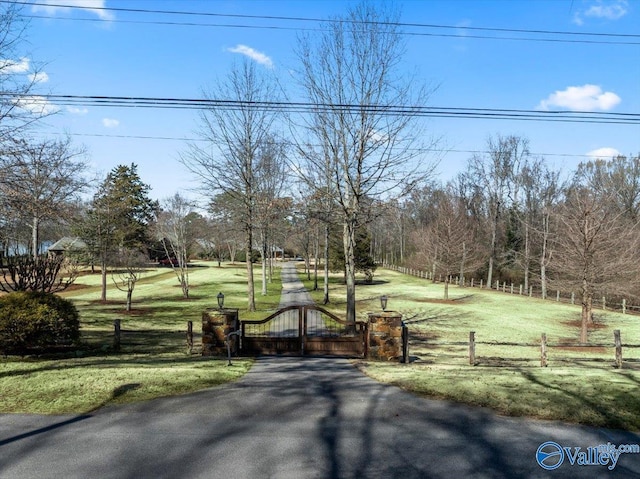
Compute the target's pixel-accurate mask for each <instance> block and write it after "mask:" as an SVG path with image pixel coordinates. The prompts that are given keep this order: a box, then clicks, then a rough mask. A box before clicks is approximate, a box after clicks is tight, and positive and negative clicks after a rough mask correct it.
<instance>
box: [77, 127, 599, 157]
mask: <svg viewBox="0 0 640 479" xmlns="http://www.w3.org/2000/svg"><path fill="white" fill-rule="evenodd" d="M67 135H69V136H77V137H88V138H118V139H124V140H160V141H185V142H203V143H212V141H211V140H207V139H203V138H189V137H183V136H176V137H172V136H149V135H116V134H107V133H67ZM278 143H279V144H282V145H292V144H293V143H292V142H290V141H287V140H284V141H281V142H278ZM308 146H312V147H320V146H321V145H318V144H315V145H314V144H309V145H308ZM408 150H409V151H413V152H423V153H465V154H489V153H491V152H490V151H488V150H457V149H452V148H408ZM530 155H531V156H534V157H535V156H544V157H561V158H592V157H593V155H587V154H577V153H536V152H531V153H530Z"/></svg>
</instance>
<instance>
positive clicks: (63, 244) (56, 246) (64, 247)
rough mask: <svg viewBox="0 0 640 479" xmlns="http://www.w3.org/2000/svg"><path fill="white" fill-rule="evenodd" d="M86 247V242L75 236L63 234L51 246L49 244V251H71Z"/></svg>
mask: <svg viewBox="0 0 640 479" xmlns="http://www.w3.org/2000/svg"><path fill="white" fill-rule="evenodd" d="M86 247H87V243H85V242H84V241H82V240H81V239H80V238H78V237H77V236H75V237H74V236H65V237H64V238H61V239H59V240H58V241H56V242H55V243H53V244H52V245H51V246H49V251H54V252H55V251H71V250H76V251H77V250H82V249H85V248H86Z"/></svg>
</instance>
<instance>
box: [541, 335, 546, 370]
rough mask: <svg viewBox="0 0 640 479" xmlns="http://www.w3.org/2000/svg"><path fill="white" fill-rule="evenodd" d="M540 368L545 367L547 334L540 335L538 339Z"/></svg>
mask: <svg viewBox="0 0 640 479" xmlns="http://www.w3.org/2000/svg"><path fill="white" fill-rule="evenodd" d="M540 366H541V367H543V368H546V367H547V334H546V333H542V336H541V337H540Z"/></svg>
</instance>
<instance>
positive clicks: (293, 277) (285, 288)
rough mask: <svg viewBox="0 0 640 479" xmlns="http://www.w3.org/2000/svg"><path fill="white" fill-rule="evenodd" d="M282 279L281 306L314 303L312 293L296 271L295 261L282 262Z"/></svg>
mask: <svg viewBox="0 0 640 479" xmlns="http://www.w3.org/2000/svg"><path fill="white" fill-rule="evenodd" d="M280 278H281V281H282V293H281V296H280V305H279V307H280V308H284V307H286V306H292V305H296V304H313V300H312V299H311V295H310V294H309V292H308V291H307V290H306V289H305V287H304V284H302V281H300V278H299V277H298V273H297V272H296V266H295V263H291V262H287V263H282V271H281V272H280Z"/></svg>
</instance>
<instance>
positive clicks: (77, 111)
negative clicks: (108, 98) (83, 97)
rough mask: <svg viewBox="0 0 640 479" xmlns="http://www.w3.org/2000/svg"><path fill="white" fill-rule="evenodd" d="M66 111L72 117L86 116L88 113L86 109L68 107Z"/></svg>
mask: <svg viewBox="0 0 640 479" xmlns="http://www.w3.org/2000/svg"><path fill="white" fill-rule="evenodd" d="M67 111H68V112H69V113H71V114H72V115H86V114H87V113H89V110H87V109H86V108H77V107H75V106H68V107H67Z"/></svg>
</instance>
